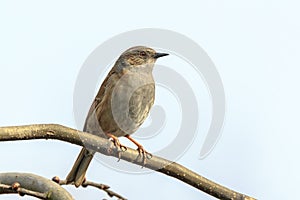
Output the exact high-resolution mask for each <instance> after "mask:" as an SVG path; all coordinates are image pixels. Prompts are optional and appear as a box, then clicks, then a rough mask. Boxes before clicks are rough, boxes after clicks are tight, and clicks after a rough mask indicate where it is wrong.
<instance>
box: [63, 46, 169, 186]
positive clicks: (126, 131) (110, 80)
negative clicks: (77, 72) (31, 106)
mask: <svg viewBox="0 0 300 200" xmlns="http://www.w3.org/2000/svg"><path fill="white" fill-rule="evenodd" d="M166 55H168V54H165V53H157V52H155V51H154V50H153V49H151V48H148V47H144V46H137V47H132V48H130V49H128V50H126V51H125V52H124V53H123V54H122V55H121V56H120V57H119V58H118V60H117V61H116V63H115V65H114V66H113V68H112V69H111V70H110V72H109V73H108V75H107V76H106V78H105V80H104V81H103V83H102V85H101V87H100V90H99V92H98V94H97V95H96V97H95V99H94V101H93V104H92V105H91V107H90V110H89V112H88V115H87V118H86V121H85V125H84V129H83V130H84V131H86V132H89V133H92V134H96V135H100V136H102V137H107V138H112V139H113V141H114V143H115V144H116V145H117V146H119V147H121V148H122V147H123V145H121V144H120V143H119V140H118V139H117V137H121V136H125V137H127V138H128V139H129V140H131V141H132V142H133V143H135V144H136V145H137V146H138V150H139V151H140V152H141V153H147V152H146V151H145V150H144V148H143V146H142V145H140V144H139V143H137V142H136V141H135V140H134V139H133V138H131V137H130V135H131V134H132V133H134V132H135V131H136V130H137V129H138V128H139V127H140V125H141V124H142V123H143V122H144V121H145V119H146V118H147V116H148V114H149V111H150V109H151V107H152V105H153V103H154V98H155V83H154V80H153V76H152V70H153V67H154V63H155V61H156V59H157V58H159V57H162V56H166ZM94 153H95V152H94V151H91V150H88V149H86V148H82V150H81V152H80V154H79V156H78V158H77V160H76V161H75V164H74V166H73V168H72V169H71V171H70V173H69V174H68V176H67V178H66V179H67V182H69V183H70V182H74V183H75V186H76V187H78V186H80V185H81V184H82V183H83V181H84V178H85V173H86V170H87V168H88V165H89V163H90V162H91V160H92V158H93V155H94ZM144 156H145V155H144Z"/></svg>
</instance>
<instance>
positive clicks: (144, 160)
mask: <svg viewBox="0 0 300 200" xmlns="http://www.w3.org/2000/svg"><path fill="white" fill-rule="evenodd" d="M125 137H126V138H128V139H129V140H130V141H131V142H133V143H134V144H135V145H136V146H137V147H138V148H137V150H138V151H139V155H141V154H142V155H143V164H144V165H146V160H147V158H148V159H150V158H152V154H151V153H149V152H148V151H146V150H145V149H144V147H143V146H142V145H141V144H140V143H138V142H137V141H135V139H133V138H132V137H131V136H130V135H125Z"/></svg>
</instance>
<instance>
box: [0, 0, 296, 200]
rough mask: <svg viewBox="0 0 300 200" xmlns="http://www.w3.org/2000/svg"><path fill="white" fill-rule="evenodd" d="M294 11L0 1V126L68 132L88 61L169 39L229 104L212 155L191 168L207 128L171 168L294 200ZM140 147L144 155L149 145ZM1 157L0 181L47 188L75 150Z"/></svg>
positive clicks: (162, 191)
mask: <svg viewBox="0 0 300 200" xmlns="http://www.w3.org/2000/svg"><path fill="white" fill-rule="evenodd" d="M295 2H296V1H291V0H288V1H270V0H269V1H264V2H261V1H258V0H253V1H251V2H250V1H248V2H245V1H243V2H242V1H237V0H228V1H215V0H214V1H185V2H182V3H181V4H179V3H176V2H175V1H169V0H168V1H158V0H152V1H148V2H141V1H135V0H134V1H130V2H128V1H105V3H103V2H100V1H87V2H85V3H83V2H81V3H79V2H78V1H75V2H74V1H64V2H61V1H55V0H54V1H47V2H46V1H33V0H28V1H14V0H10V1H8V0H6V1H1V3H0V24H1V31H0V55H1V59H0V89H1V94H2V98H1V101H0V102H1V103H0V111H1V116H0V126H9V125H22V124H36V123H59V124H62V125H66V126H70V127H76V124H75V122H74V118H73V105H72V104H73V91H74V85H75V81H76V77H77V74H78V72H79V70H80V67H81V65H82V63H83V62H84V61H85V59H86V58H87V56H88V55H89V54H90V53H91V52H92V51H93V50H94V49H95V48H96V47H97V46H99V45H100V44H101V43H102V42H104V41H106V40H107V39H109V38H111V37H113V36H114V35H117V34H120V33H122V32H125V31H129V30H133V29H138V28H147V27H151V28H164V29H170V30H173V31H176V32H179V33H182V34H184V35H186V36H188V37H189V38H191V39H192V40H194V41H196V42H197V43H198V44H199V45H200V46H201V47H202V48H203V49H204V50H205V51H206V52H207V54H208V55H209V56H210V57H211V59H212V60H213V62H214V63H215V65H216V67H217V69H218V71H219V73H220V76H221V78H222V80H223V84H224V87H225V93H226V98H227V99H226V101H227V105H226V111H227V112H226V121H225V126H224V130H223V133H222V137H221V139H220V140H219V142H218V144H217V145H216V147H215V149H214V150H213V152H212V153H211V154H210V155H209V156H208V157H207V158H205V159H204V160H199V159H198V156H199V152H200V147H201V145H202V143H203V138H204V136H203V134H202V135H201V133H204V132H205V131H203V130H202V129H201V126H203V127H207V124H204V125H201V126H200V131H199V135H198V136H197V138H196V139H195V141H194V143H193V145H192V146H191V148H190V149H189V150H188V151H187V152H186V153H185V154H184V156H183V157H182V158H181V159H180V160H179V161H178V162H179V163H180V164H183V165H185V166H187V167H188V168H190V169H192V170H194V171H196V172H198V173H199V174H201V175H204V176H205V177H207V178H209V179H212V180H214V181H216V182H218V183H220V184H222V185H226V186H228V187H230V188H232V189H235V190H237V191H239V192H242V193H246V194H249V195H252V196H254V197H257V198H259V199H294V198H293V197H294V193H293V192H291V191H297V190H298V185H299V184H298V183H299V179H300V175H299V168H300V162H299V159H298V157H299V155H298V153H299V151H300V145H299V139H300V136H299V134H298V133H299V126H298V124H299V122H298V119H299V116H298V115H299V112H300V106H299V101H300V95H299V84H300V79H299V77H298V76H299V72H300V70H299V64H300V61H299V52H300V49H299V47H300V39H299V33H300V26H299V18H300V14H299V4H297V3H295ZM163 62H164V63H167V62H168V61H167V59H165V60H164V61H163ZM158 94H159V93H158ZM162 102H163V101H162ZM200 103H202V104H201V107H203V108H205V107H208V106H210V104H209V102H207V101H204V103H203V102H199V104H200ZM171 115H172V114H171ZM207 115H209V113H208V111H207ZM201 130H202V131H201ZM165 142H166V141H162V140H159V141H156V145H157V144H159V143H162V144H165ZM158 146H159V145H158ZM146 147H147V149H149V151H151V143H147V145H146ZM0 151H1V152H2V154H1V159H0V171H1V172H5V171H18V172H32V173H35V174H38V175H41V176H44V177H49V178H51V177H53V176H54V175H58V176H60V177H65V176H66V175H67V173H68V171H69V169H70V168H71V165H72V164H73V162H74V160H75V158H76V157H77V153H78V152H79V147H77V146H74V145H70V144H66V143H62V142H58V141H26V142H3V143H1V144H0ZM20 154H21V156H20ZM116 165H118V163H117V162H116ZM87 176H88V178H89V179H90V180H93V181H98V182H102V183H105V184H108V185H110V186H111V189H112V190H114V191H116V192H118V193H120V194H122V195H123V196H125V197H127V198H128V199H141V198H142V199H145V200H150V199H157V198H158V199H182V198H185V199H214V198H212V197H209V196H208V195H206V194H204V193H202V192H199V191H197V190H196V189H194V188H192V187H190V186H188V185H186V184H184V183H181V182H179V181H177V180H175V179H172V178H169V177H166V176H165V175H162V174H158V173H151V174H143V175H132V174H127V173H121V172H116V171H114V170H112V169H110V168H107V167H104V166H102V165H101V164H99V163H97V162H92V164H91V166H90V168H89V170H88V174H87ZM68 190H69V191H70V192H71V193H72V194H73V195H74V197H75V198H76V199H95V198H98V199H101V198H102V197H103V198H108V197H107V196H106V194H105V193H102V192H101V191H98V190H96V189H90V188H87V189H74V188H73V187H68ZM15 198H16V196H1V198H0V199H7V200H8V199H15ZM21 199H30V198H29V197H25V198H21Z"/></svg>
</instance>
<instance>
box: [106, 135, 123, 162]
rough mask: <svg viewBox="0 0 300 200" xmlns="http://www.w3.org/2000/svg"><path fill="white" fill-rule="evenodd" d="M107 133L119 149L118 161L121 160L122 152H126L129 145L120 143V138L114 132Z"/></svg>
mask: <svg viewBox="0 0 300 200" xmlns="http://www.w3.org/2000/svg"><path fill="white" fill-rule="evenodd" d="M106 135H107V136H108V137H109V140H111V141H112V142H113V143H114V145H115V147H116V148H117V150H118V162H119V161H120V159H121V153H122V152H124V151H126V150H127V147H126V146H124V145H122V144H121V143H120V140H119V139H118V138H117V137H116V136H114V135H112V134H109V133H108V134H106Z"/></svg>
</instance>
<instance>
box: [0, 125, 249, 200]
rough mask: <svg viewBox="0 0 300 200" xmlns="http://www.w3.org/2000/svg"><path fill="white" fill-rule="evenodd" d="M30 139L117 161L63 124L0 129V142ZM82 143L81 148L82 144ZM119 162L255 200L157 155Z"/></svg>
mask: <svg viewBox="0 0 300 200" xmlns="http://www.w3.org/2000/svg"><path fill="white" fill-rule="evenodd" d="M31 139H57V140H62V141H65V142H69V143H73V144H77V145H80V146H85V147H86V148H89V149H92V150H95V151H97V152H99V153H102V154H104V155H108V156H114V157H117V158H118V156H119V152H118V150H117V148H115V147H114V146H113V145H112V142H111V141H109V140H107V139H104V138H101V137H98V136H95V135H92V134H89V133H85V132H82V131H78V130H75V129H71V128H68V127H65V126H62V125H57V124H39V125H27V126H11V127H2V128H0V141H12V140H31ZM83 140H84V145H83V142H82V141H83ZM121 159H122V160H126V161H128V162H131V163H134V164H137V165H140V166H144V167H146V168H149V169H153V170H156V171H158V172H161V173H163V174H166V175H168V176H171V177H174V178H177V179H179V180H181V181H183V182H185V183H187V184H189V185H191V186H193V187H195V188H197V189H199V190H202V191H203V192H206V193H207V194H210V195H212V196H214V197H217V198H219V199H231V200H232V199H234V200H235V199H237V200H240V199H245V200H253V199H254V198H252V197H249V196H247V195H244V194H241V193H238V192H235V191H233V190H230V189H229V188H226V187H224V186H222V185H220V184H217V183H214V182H213V181H210V180H208V179H206V178H204V177H203V176H200V175H199V174H197V173H195V172H193V171H191V170H189V169H187V168H186V167H184V166H182V165H180V164H177V163H175V162H172V161H168V160H166V159H163V158H160V157H157V156H153V157H152V158H151V159H149V160H147V163H146V164H145V165H144V163H143V159H142V157H141V156H139V152H138V151H136V150H134V149H131V148H127V150H126V151H125V152H122V158H121Z"/></svg>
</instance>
